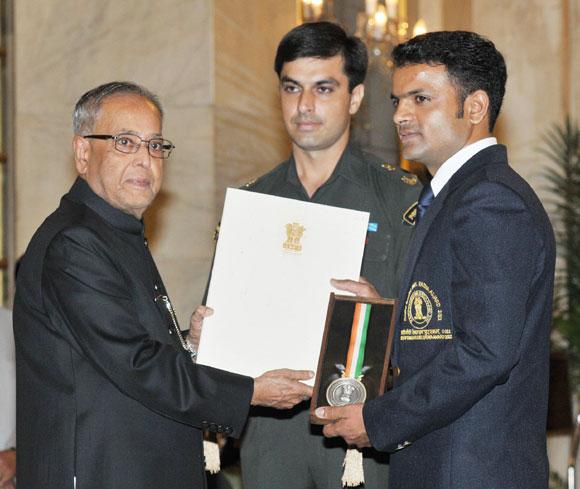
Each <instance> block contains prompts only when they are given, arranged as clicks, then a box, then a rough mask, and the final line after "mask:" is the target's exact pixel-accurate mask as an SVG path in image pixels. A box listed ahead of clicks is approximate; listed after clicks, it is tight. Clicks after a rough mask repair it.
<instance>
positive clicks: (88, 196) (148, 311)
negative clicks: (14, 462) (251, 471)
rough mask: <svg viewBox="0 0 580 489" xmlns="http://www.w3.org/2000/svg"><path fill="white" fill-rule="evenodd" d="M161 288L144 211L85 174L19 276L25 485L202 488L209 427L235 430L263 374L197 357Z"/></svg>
mask: <svg viewBox="0 0 580 489" xmlns="http://www.w3.org/2000/svg"><path fill="white" fill-rule="evenodd" d="M165 294H166V292H165V289H164V287H163V283H162V281H161V278H160V277H159V274H158V272H157V270H156V268H155V265H154V262H153V260H152V258H151V255H150V253H149V250H148V249H147V246H146V241H145V238H144V236H143V225H142V223H141V221H139V220H137V219H136V218H134V217H132V216H130V215H128V214H125V213H123V212H121V211H120V210H118V209H115V208H113V207H111V206H110V205H109V204H108V203H107V202H105V201H104V200H102V199H101V198H100V197H99V196H97V195H96V194H94V193H93V192H92V190H91V189H90V188H89V187H88V185H87V184H86V182H85V181H84V180H82V179H77V181H76V183H75V184H74V186H73V187H72V189H71V191H70V192H69V193H68V194H67V195H65V196H64V197H63V199H62V201H61V204H60V206H59V208H58V209H57V210H56V211H55V212H54V213H53V214H52V215H51V216H49V217H48V218H47V220H46V221H45V222H44V223H43V225H42V226H41V227H40V228H39V230H38V231H37V233H36V234H35V236H34V237H33V239H32V241H31V243H30V245H29V247H28V249H27V251H26V254H25V255H24V258H23V260H22V265H21V268H20V272H19V276H18V280H17V292H16V299H15V308H14V329H15V339H16V360H17V402H18V414H17V437H18V438H17V446H18V485H19V487H20V486H21V487H24V488H27V489H37V488H38V489H40V488H42V489H72V488H73V485H74V480H75V478H76V488H77V489H117V488H119V489H120V488H123V489H129V488H134V489H146V488H151V489H159V488H164V489H178V488H179V489H181V488H183V487H192V488H193V487H195V488H198V487H199V488H202V487H205V476H204V471H203V451H202V436H201V433H202V431H201V430H202V428H204V427H206V428H210V429H212V430H213V431H223V432H226V433H229V434H232V435H234V436H239V435H240V433H241V430H242V428H243V425H244V423H245V418H246V416H247V412H248V409H249V403H250V398H251V396H252V389H253V383H252V379H250V378H247V377H242V376H238V375H234V374H230V373H227V372H223V371H220V370H216V369H212V368H209V367H204V366H199V365H194V364H193V363H192V361H191V358H190V357H189V355H188V354H187V353H186V352H185V351H184V350H183V348H181V346H180V342H179V340H178V338H177V332H176V331H175V330H173V329H172V325H171V322H170V320H169V317H168V316H167V314H166V313H165V312H164V310H163V309H162V308H161V307H160V306H159V304H157V303H156V302H155V297H156V296H158V295H165Z"/></svg>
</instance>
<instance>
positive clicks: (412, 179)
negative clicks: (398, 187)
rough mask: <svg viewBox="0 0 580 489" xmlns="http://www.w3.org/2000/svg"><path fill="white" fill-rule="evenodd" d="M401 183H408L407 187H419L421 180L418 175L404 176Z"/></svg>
mask: <svg viewBox="0 0 580 489" xmlns="http://www.w3.org/2000/svg"><path fill="white" fill-rule="evenodd" d="M401 181H402V182H403V183H406V184H407V185H411V186H413V185H417V183H419V179H418V178H417V175H403V176H402V177H401Z"/></svg>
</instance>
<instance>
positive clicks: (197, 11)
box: [14, 0, 295, 325]
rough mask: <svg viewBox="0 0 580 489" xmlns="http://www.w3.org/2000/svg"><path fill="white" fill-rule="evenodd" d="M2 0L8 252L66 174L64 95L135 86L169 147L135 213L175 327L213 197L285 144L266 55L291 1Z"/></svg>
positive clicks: (184, 313) (199, 270)
mask: <svg viewBox="0 0 580 489" xmlns="http://www.w3.org/2000/svg"><path fill="white" fill-rule="evenodd" d="M14 3H15V31H16V42H15V44H16V47H17V51H16V90H17V93H16V121H15V122H16V133H17V144H16V148H17V154H16V195H17V198H16V216H17V217H16V223H17V224H16V248H17V253H18V254H21V253H22V252H23V251H24V249H25V247H26V245H27V243H28V241H29V239H30V237H31V236H32V234H33V232H34V230H35V229H36V228H37V227H38V225H39V224H40V223H41V222H42V220H43V219H44V218H45V217H46V215H47V214H48V213H49V212H50V211H51V210H53V209H54V208H55V207H56V206H57V205H58V201H59V199H60V196H61V195H62V194H63V193H64V192H66V190H67V189H68V188H69V186H70V184H71V183H72V181H73V180H74V177H75V173H74V169H73V166H72V158H71V151H70V140H71V135H72V131H71V128H70V113H71V111H72V107H73V105H74V103H75V101H76V99H77V98H78V97H79V96H80V95H81V94H82V93H83V92H84V91H86V90H88V89H90V88H92V87H94V86H96V85H98V84H100V83H103V82H106V81H110V80H113V79H127V80H133V81H136V82H138V83H141V84H143V85H145V86H146V87H148V88H150V89H151V90H153V91H154V92H157V93H158V94H159V95H160V97H161V99H162V102H163V103H164V106H165V109H166V120H165V127H164V133H165V136H166V137H167V138H168V139H171V140H172V141H173V142H174V144H175V145H176V150H175V153H174V155H172V157H171V159H170V160H169V161H168V163H167V166H166V181H165V185H164V189H163V192H162V194H161V195H160V196H159V198H158V200H157V201H156V203H155V204H154V207H153V208H152V209H151V210H150V211H148V213H147V215H146V220H147V225H148V230H149V233H148V234H150V236H151V243H152V250H153V253H154V255H155V258H156V260H157V262H158V265H159V267H160V269H161V272H162V274H163V276H164V278H165V281H166V285H167V287H168V289H169V291H170V293H171V295H172V298H173V302H174V304H175V306H176V309H177V311H178V316H179V318H180V320H181V322H182V325H185V324H186V323H187V321H188V318H189V313H190V311H191V309H192V307H193V306H194V304H196V303H197V302H198V301H199V300H200V297H201V295H202V292H203V289H204V287H205V282H206V278H207V273H208V270H209V262H210V259H211V255H212V249H213V243H212V235H213V229H214V226H215V222H216V220H217V215H218V207H219V205H220V204H218V203H216V200H215V196H216V194H218V195H219V194H220V192H221V191H222V189H223V187H224V183H226V182H227V183H228V184H234V185H235V184H238V183H240V182H241V181H242V180H243V179H245V178H247V177H249V176H251V175H255V174H258V173H260V172H261V171H262V170H263V169H264V168H266V167H268V166H270V165H271V164H272V163H273V162H274V161H278V160H279V159H280V158H282V156H283V154H284V153H285V152H286V148H287V147H286V146H285V145H286V143H285V140H284V136H283V131H282V130H281V127H280V125H279V122H278V121H279V117H277V108H276V107H275V102H274V100H275V79H274V78H273V76H272V71H271V68H270V65H271V59H272V56H273V49H274V46H275V45H276V43H277V42H278V40H279V38H280V36H281V35H282V34H283V33H284V32H285V31H286V30H288V29H289V28H291V27H292V26H293V24H294V21H295V6H294V3H293V2H292V1H288V0H284V1H275V0H270V1H266V0H264V1H258V0H253V1H242V0H216V1H215V2H213V1H211V0H187V1H183V0H164V2H163V4H162V8H160V6H159V4H158V3H151V2H141V1H139V0H124V1H123V2H116V1H112V0H100V1H99V2H92V1H89V0H43V1H42V2H38V1H36V0H18V2H14ZM271 12H273V14H270V13H271ZM216 174H217V175H218V176H217V181H216ZM222 182H223V183H222Z"/></svg>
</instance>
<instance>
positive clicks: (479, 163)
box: [397, 144, 507, 320]
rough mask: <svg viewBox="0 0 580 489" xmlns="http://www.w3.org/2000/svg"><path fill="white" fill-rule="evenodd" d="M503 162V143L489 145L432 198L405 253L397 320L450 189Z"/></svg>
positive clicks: (504, 150) (505, 158)
mask: <svg viewBox="0 0 580 489" xmlns="http://www.w3.org/2000/svg"><path fill="white" fill-rule="evenodd" d="M497 163H503V164H507V151H506V148H505V146H503V145H500V144H498V145H494V146H489V147H487V148H485V149H483V150H482V151H480V152H479V153H477V154H475V155H474V156H472V157H471V158H470V159H469V160H468V161H467V162H466V163H465V164H464V165H463V166H462V167H461V168H460V169H459V170H458V171H457V172H456V173H455V174H454V175H453V176H452V177H451V179H450V180H449V181H448V182H447V184H446V185H445V186H444V187H443V188H442V189H441V192H439V194H438V195H437V197H435V199H433V202H432V203H431V206H430V207H429V210H428V211H427V213H426V214H425V217H424V218H423V220H422V221H420V222H419V224H418V225H417V229H415V234H414V237H413V239H412V240H411V243H410V245H409V251H408V253H407V260H406V263H405V272H404V274H403V283H402V285H401V289H400V292H399V300H398V304H397V320H399V318H400V317H401V313H402V310H403V308H404V307H405V301H406V299H407V297H406V296H407V293H408V291H409V287H410V286H411V281H412V278H413V271H414V270H415V265H416V263H417V260H418V258H419V255H420V253H421V249H422V247H423V242H424V241H425V238H426V237H427V234H428V232H429V228H430V227H431V224H432V223H433V221H434V220H435V218H436V217H437V215H438V214H439V212H440V211H441V209H442V208H443V206H444V204H445V201H446V200H447V197H448V196H449V194H450V193H452V191H453V190H454V189H455V188H456V187H458V186H459V185H461V183H463V182H464V181H465V179H466V178H467V177H468V176H469V175H471V174H473V173H474V172H476V171H477V170H478V169H479V168H481V167H483V166H485V165H488V164H497Z"/></svg>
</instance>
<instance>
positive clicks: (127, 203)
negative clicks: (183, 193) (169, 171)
mask: <svg viewBox="0 0 580 489" xmlns="http://www.w3.org/2000/svg"><path fill="white" fill-rule="evenodd" d="M91 133H92V134H111V135H117V134H119V133H130V134H135V135H137V136H139V137H140V138H141V139H143V140H149V139H151V138H159V137H161V136H162V135H161V117H160V114H159V111H158V110H157V108H156V107H155V106H154V105H153V104H152V103H151V102H150V101H149V100H147V99H146V98H144V97H141V96H139V95H133V94H128V95H124V94H121V95H113V96H110V97H108V98H106V99H105V100H103V102H102V104H101V109H100V111H99V114H98V116H97V120H96V121H95V127H94V128H93V130H92V131H91ZM73 145H74V150H75V165H76V168H77V171H78V173H79V175H80V176H81V177H82V178H84V179H85V180H86V181H87V183H88V184H89V186H90V187H91V189H92V190H93V192H95V193H96V194H97V195H99V196H100V197H102V198H103V199H104V200H106V201H107V202H108V203H109V204H111V205H112V206H113V207H116V208H117V209H120V210H122V211H123V212H126V213H127V214H131V215H133V216H135V217H137V218H138V219H141V216H142V215H143V212H144V211H145V210H146V209H147V208H148V207H149V206H150V205H151V203H152V202H153V199H154V198H155V196H156V195H157V193H158V192H159V189H160V188H161V183H162V181H163V160H162V159H161V158H154V157H152V156H151V155H149V151H148V150H147V144H146V143H145V144H141V147H140V148H139V150H138V151H137V152H136V153H134V154H126V153H121V152H119V151H117V150H116V149H115V143H114V141H113V140H97V139H86V138H82V137H81V136H75V138H74V141H73Z"/></svg>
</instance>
